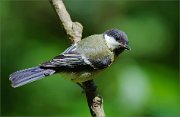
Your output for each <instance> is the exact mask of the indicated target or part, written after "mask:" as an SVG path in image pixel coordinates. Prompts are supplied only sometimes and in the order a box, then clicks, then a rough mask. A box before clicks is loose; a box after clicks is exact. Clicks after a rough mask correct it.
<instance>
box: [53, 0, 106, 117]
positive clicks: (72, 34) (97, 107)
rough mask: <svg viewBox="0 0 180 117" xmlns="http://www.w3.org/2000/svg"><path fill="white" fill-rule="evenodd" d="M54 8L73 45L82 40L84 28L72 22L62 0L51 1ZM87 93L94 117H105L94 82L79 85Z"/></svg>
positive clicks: (101, 100)
mask: <svg viewBox="0 0 180 117" xmlns="http://www.w3.org/2000/svg"><path fill="white" fill-rule="evenodd" d="M50 2H51V4H52V6H53V8H54V9H55V10H56V13H57V14H58V16H59V19H60V20H61V22H62V24H63V27H64V29H65V30H66V33H67V35H68V36H69V39H70V40H71V42H72V43H76V42H78V41H80V40H81V37H82V30H83V26H82V25H81V24H80V23H78V22H72V20H71V17H70V15H69V13H68V12H67V10H66V8H65V6H64V3H63V1H62V0H50ZM79 85H80V86H81V88H83V89H84V91H85V93H86V98H87V102H88V106H89V109H90V112H91V115H92V116H93V117H105V114H104V109H103V99H102V97H100V96H99V94H98V92H97V87H96V86H95V83H94V82H93V80H90V81H86V82H84V83H82V84H79Z"/></svg>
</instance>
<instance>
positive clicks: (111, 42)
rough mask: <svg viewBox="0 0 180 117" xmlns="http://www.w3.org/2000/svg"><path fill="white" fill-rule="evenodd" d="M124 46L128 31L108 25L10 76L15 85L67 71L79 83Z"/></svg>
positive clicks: (110, 59)
mask: <svg viewBox="0 0 180 117" xmlns="http://www.w3.org/2000/svg"><path fill="white" fill-rule="evenodd" d="M125 49H128V50H129V49H130V48H129V47H128V38H127V35H126V34H125V33H124V32H123V31H120V30H118V29H110V30H107V31H106V32H104V33H103V34H95V35H91V36H89V37H86V38H84V39H82V40H81V41H79V42H77V43H75V44H73V45H72V46H70V47H69V48H67V49H66V50H65V51H64V52H63V53H61V54H60V55H58V56H56V57H54V58H53V59H52V60H50V61H47V62H44V63H42V64H40V65H39V66H36V67H33V68H29V69H24V70H20V71H17V72H14V73H12V74H11V75H10V78H9V79H10V81H11V82H12V87H14V88H15V87H19V86H22V85H25V84H27V83H30V82H33V81H36V80H39V79H42V78H44V77H46V76H49V75H52V74H55V73H68V74H70V76H72V77H70V80H72V81H73V82H75V83H82V82H85V81H88V80H92V79H93V78H94V75H93V74H94V73H95V72H98V71H101V70H102V69H105V68H107V67H109V66H110V65H111V64H112V63H113V62H114V60H115V59H116V58H117V56H118V55H119V54H120V53H122V52H123V51H124V50H125Z"/></svg>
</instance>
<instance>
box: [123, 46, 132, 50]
mask: <svg viewBox="0 0 180 117" xmlns="http://www.w3.org/2000/svg"><path fill="white" fill-rule="evenodd" d="M123 47H124V48H125V49H127V50H131V48H130V47H129V46H128V45H124V46H123Z"/></svg>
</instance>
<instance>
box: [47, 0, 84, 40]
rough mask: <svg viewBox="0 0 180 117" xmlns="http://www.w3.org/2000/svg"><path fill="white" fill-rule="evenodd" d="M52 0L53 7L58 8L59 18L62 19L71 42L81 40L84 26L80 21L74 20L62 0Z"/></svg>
mask: <svg viewBox="0 0 180 117" xmlns="http://www.w3.org/2000/svg"><path fill="white" fill-rule="evenodd" d="M50 2H51V4H52V5H53V8H54V9H55V10H56V13H57V15H58V16H59V19H60V20H61V22H62V24H63V27H64V29H65V30H66V33H67V35H68V36H69V39H70V40H71V42H73V43H76V42H78V41H80V40H81V37H82V31H83V26H82V25H81V24H80V23H79V22H72V20H71V17H70V15H69V13H68V12H67V10H66V7H65V6H64V3H63V1H62V0H50Z"/></svg>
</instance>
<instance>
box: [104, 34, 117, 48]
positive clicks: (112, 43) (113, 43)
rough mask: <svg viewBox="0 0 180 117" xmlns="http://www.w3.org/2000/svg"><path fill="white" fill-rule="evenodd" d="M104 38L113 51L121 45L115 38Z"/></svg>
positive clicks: (106, 36)
mask: <svg viewBox="0 0 180 117" xmlns="http://www.w3.org/2000/svg"><path fill="white" fill-rule="evenodd" d="M104 38H105V40H106V43H107V45H108V47H109V48H111V49H112V50H114V49H115V48H117V47H118V46H119V43H118V42H117V41H116V40H115V39H114V38H113V37H110V36H108V35H105V36H104Z"/></svg>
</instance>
